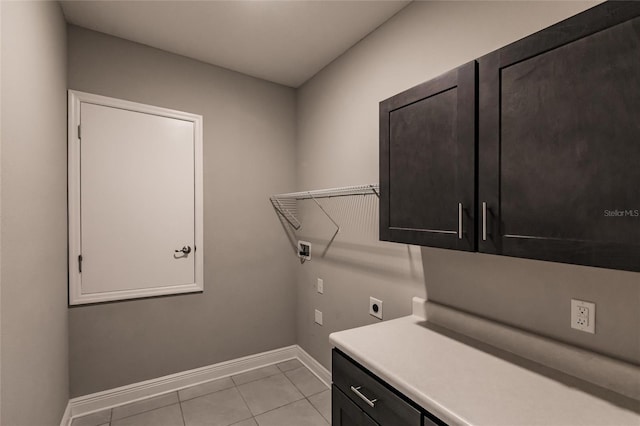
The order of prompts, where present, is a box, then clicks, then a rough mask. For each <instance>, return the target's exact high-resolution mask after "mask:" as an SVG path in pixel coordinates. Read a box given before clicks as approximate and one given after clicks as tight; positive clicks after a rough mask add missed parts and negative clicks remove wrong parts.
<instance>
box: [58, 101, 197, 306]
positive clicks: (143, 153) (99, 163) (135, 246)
mask: <svg viewBox="0 0 640 426" xmlns="http://www.w3.org/2000/svg"><path fill="white" fill-rule="evenodd" d="M70 104H71V107H72V111H71V112H72V113H71V114H70V115H71V116H72V121H73V122H74V123H75V121H76V120H77V121H78V126H79V127H78V130H79V135H78V134H77V133H78V132H76V129H74V128H73V127H72V128H71V130H72V133H71V137H70V161H69V166H70V182H69V187H70V197H69V201H70V218H71V221H70V236H71V238H70V259H69V261H70V283H71V286H70V287H71V291H70V296H71V304H78V303H93V302H100V301H107V300H118V299H129V298H136V297H148V296H156V295H161V294H171V293H185V292H193V291H202V288H203V287H202V219H201V218H202V211H201V172H202V168H201V139H200V138H199V137H198V136H197V135H198V134H199V132H200V128H201V117H199V116H196V115H192V114H186V113H180V112H176V111H171V110H166V109H163V108H157V107H151V106H148V105H140V104H134V103H131V102H126V101H120V100H117V99H112V98H105V97H98V96H95V95H88V94H83V93H78V92H71V97H70ZM77 136H79V138H78V137H77Z"/></svg>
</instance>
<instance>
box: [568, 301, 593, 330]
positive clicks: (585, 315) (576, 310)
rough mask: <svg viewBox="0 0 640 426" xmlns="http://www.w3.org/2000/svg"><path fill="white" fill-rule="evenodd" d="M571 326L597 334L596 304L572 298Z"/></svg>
mask: <svg viewBox="0 0 640 426" xmlns="http://www.w3.org/2000/svg"><path fill="white" fill-rule="evenodd" d="M571 328H575V329H576V330H580V331H585V332H587V333H592V334H595V332H596V304H595V303H591V302H585V301H583V300H576V299H571Z"/></svg>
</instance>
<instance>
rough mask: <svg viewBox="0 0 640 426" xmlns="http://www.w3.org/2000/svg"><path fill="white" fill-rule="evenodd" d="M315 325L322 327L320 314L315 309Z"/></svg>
mask: <svg viewBox="0 0 640 426" xmlns="http://www.w3.org/2000/svg"><path fill="white" fill-rule="evenodd" d="M315 320H316V324H320V325H322V312H320V311H319V310H317V309H316V318H315Z"/></svg>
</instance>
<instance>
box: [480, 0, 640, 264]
mask: <svg viewBox="0 0 640 426" xmlns="http://www.w3.org/2000/svg"><path fill="white" fill-rule="evenodd" d="M639 16H640V3H634V2H628V3H627V2H607V3H604V4H602V5H599V6H597V7H595V8H593V9H590V10H588V11H586V12H584V13H581V14H579V15H576V16H574V17H572V18H570V19H568V20H566V21H563V22H561V23H559V24H557V25H554V26H552V27H550V28H547V29H545V30H543V31H541V32H539V33H536V34H533V35H531V36H529V37H527V38H525V39H523V40H520V41H518V42H516V43H513V44H511V45H509V46H506V47H504V48H502V49H500V50H498V51H496V52H493V53H491V54H489V55H487V56H485V57H483V58H481V59H480V60H479V83H480V84H479V147H480V148H479V199H478V215H479V234H480V235H479V251H482V252H485V253H497V254H504V255H509V256H517V257H525V258H532V259H541V260H551V261H558V262H566V263H574V264H581V265H591V266H599V267H606V268H615V269H625V270H632V271H640V17H639Z"/></svg>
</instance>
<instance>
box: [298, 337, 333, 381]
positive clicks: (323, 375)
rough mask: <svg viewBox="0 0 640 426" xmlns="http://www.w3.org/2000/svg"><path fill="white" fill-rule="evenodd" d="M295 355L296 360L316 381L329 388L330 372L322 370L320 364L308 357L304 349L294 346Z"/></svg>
mask: <svg viewBox="0 0 640 426" xmlns="http://www.w3.org/2000/svg"><path fill="white" fill-rule="evenodd" d="M296 349H297V354H296V358H298V359H299V360H300V362H301V363H303V364H304V365H305V366H306V367H307V368H308V369H309V370H311V372H312V373H313V374H315V375H316V376H317V377H318V379H320V380H321V381H322V383H324V384H325V385H327V387H329V388H330V387H331V372H330V371H329V370H327V369H326V368H324V365H322V364H320V363H319V362H318V361H317V360H316V359H315V358H313V357H312V356H311V355H309V354H308V353H307V352H306V351H305V350H304V349H302V348H301V347H300V346H298V345H296Z"/></svg>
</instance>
